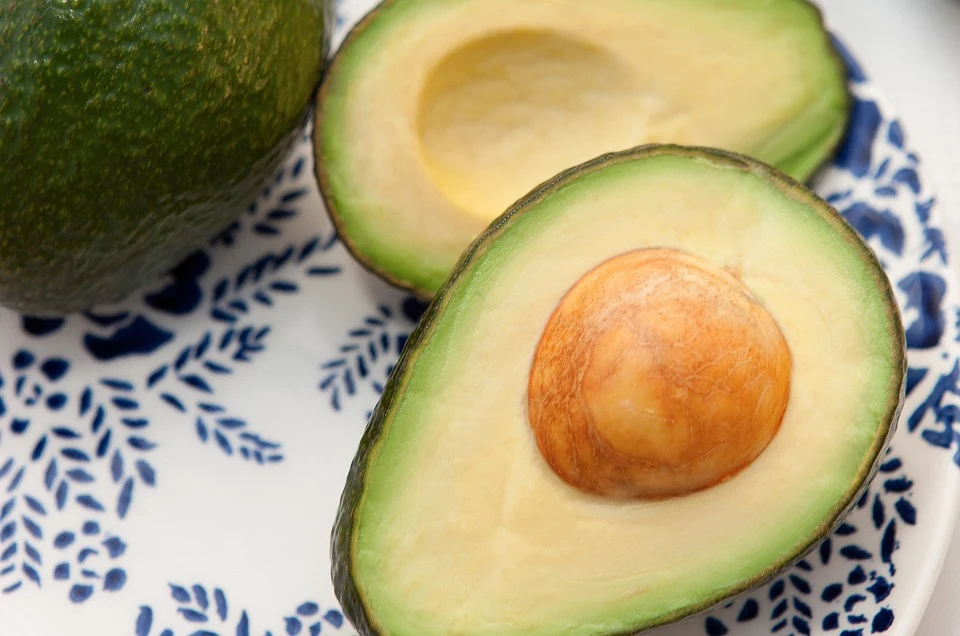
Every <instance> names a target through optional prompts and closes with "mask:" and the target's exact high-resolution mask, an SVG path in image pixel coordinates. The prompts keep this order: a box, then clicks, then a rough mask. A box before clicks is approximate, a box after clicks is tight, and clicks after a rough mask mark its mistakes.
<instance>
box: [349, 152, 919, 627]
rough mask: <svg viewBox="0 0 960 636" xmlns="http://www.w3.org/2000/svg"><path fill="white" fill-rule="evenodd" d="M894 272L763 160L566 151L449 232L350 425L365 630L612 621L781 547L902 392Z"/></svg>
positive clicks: (666, 601)
mask: <svg viewBox="0 0 960 636" xmlns="http://www.w3.org/2000/svg"><path fill="white" fill-rule="evenodd" d="M904 375H905V352H904V334H903V327H902V324H901V320H900V314H899V311H898V308H897V305H896V303H895V300H894V297H893V292H892V290H891V287H890V284H889V281H888V279H887V278H886V276H885V274H884V272H883V271H882V269H881V267H880V265H879V263H878V262H877V260H876V258H875V256H874V255H873V253H872V252H871V250H870V249H869V247H868V246H866V245H865V244H864V243H863V242H862V240H861V239H860V238H859V237H858V235H857V234H856V233H855V232H854V230H853V229H852V228H851V227H850V226H849V225H847V224H846V223H845V221H844V220H843V219H842V217H840V216H839V214H837V213H836V211H834V210H833V209H832V208H831V207H829V206H828V205H827V204H826V203H825V202H824V201H822V200H821V199H819V198H817V196H816V195H814V194H813V193H812V192H811V191H809V190H808V189H807V188H805V187H804V186H802V185H800V184H799V183H797V182H795V181H793V180H791V179H789V178H787V177H785V176H783V175H782V174H781V173H779V172H777V171H775V170H773V169H771V168H769V167H767V166H765V165H764V164H761V163H758V162H755V161H754V160H751V159H747V158H746V157H743V156H737V155H733V154H728V153H721V152H719V151H714V150H705V149H693V148H684V147H677V146H648V147H642V148H639V149H634V150H630V151H627V152H623V153H620V154H612V155H606V156H603V157H601V158H599V159H597V160H594V161H592V162H590V163H586V164H584V165H582V166H580V167H577V168H574V169H572V170H570V171H568V172H565V173H563V174H561V175H560V176H559V177H557V178H555V179H554V180H552V181H550V182H548V183H546V184H545V185H543V186H542V187H540V188H539V189H537V190H536V191H534V192H533V193H532V194H530V195H529V196H527V197H526V198H524V199H522V200H521V201H520V202H519V203H517V204H516V205H515V206H514V207H513V208H512V209H510V211H508V212H507V213H506V214H505V215H503V216H501V217H500V218H499V219H498V220H496V221H495V222H494V223H493V224H492V225H491V226H490V227H489V229H487V230H486V231H485V232H484V233H483V234H482V235H481V236H480V237H479V238H478V239H477V241H476V242H475V243H473V245H472V247H471V248H470V249H469V250H468V251H467V252H466V253H465V254H464V257H463V259H462V260H461V261H460V262H459V264H458V265H457V266H456V268H455V270H454V273H453V275H452V277H451V278H450V279H449V280H448V282H447V283H446V284H445V286H444V287H443V289H442V291H441V292H440V293H439V295H438V296H437V297H436V298H435V300H434V301H433V303H432V304H431V305H430V307H429V309H428V310H427V312H426V314H425V315H424V317H423V319H422V321H421V323H420V325H419V326H418V328H417V330H416V331H415V333H414V334H413V335H412V336H411V338H410V340H409V342H408V344H407V346H406V348H405V350H404V352H403V354H402V356H401V358H400V361H399V363H398V365H397V367H396V370H395V371H394V373H393V375H392V377H391V378H390V380H389V382H388V384H387V387H386V390H385V392H384V394H383V396H382V399H381V401H380V403H379V404H378V406H377V408H376V410H375V412H374V414H373V417H372V419H371V421H370V423H369V425H368V428H367V430H366V433H365V435H364V437H363V440H362V442H361V445H360V448H359V451H358V454H357V456H356V458H355V461H354V463H353V466H352V469H351V472H350V474H349V477H348V480H347V483H346V488H345V491H344V495H343V498H342V502H341V506H340V509H339V515H338V519H337V521H336V525H335V528H334V532H333V537H332V556H333V580H334V584H335V588H336V590H337V593H338V595H339V598H340V600H341V602H342V605H343V608H344V610H345V612H346V614H347V616H348V617H349V618H350V620H351V621H353V623H354V624H355V625H356V626H357V628H358V629H359V630H360V632H361V633H362V634H364V635H372V634H379V635H383V636H386V635H388V634H389V635H391V636H434V635H435V636H442V635H447V634H461V635H464V636H467V635H469V636H473V635H491V636H492V635H497V636H507V635H529V636H532V635H542V636H546V635H550V636H554V635H571V636H572V635H577V636H584V635H596V636H609V635H613V634H628V633H633V632H636V631H640V630H644V629H647V628H652V627H655V626H661V625H664V624H666V623H668V622H671V621H674V620H677V619H680V618H683V617H686V616H688V615H691V614H692V613H695V612H698V611H700V610H704V609H707V608H710V607H712V606H713V605H714V604H716V603H719V602H721V601H723V600H725V599H728V598H730V597H731V596H732V595H735V594H737V593H740V592H743V591H745V590H747V589H748V588H750V587H752V586H755V585H757V584H759V583H761V582H763V581H765V580H766V579H768V578H769V577H771V576H774V575H775V574H776V573H778V572H779V571H780V570H782V569H783V568H785V567H786V566H788V565H790V564H791V563H792V562H794V561H795V560H796V559H797V558H799V557H800V556H801V555H803V554H804V553H805V552H806V551H808V550H809V549H810V548H812V547H813V546H814V545H815V544H816V543H817V542H819V541H820V540H821V539H823V538H824V537H826V536H827V535H828V534H829V533H830V532H831V530H832V529H833V528H834V527H835V526H836V524H837V523H839V521H840V519H841V518H842V516H843V515H844V514H845V512H846V511H847V510H848V509H849V506H850V505H851V504H853V503H854V502H856V500H857V498H858V497H859V496H860V494H861V493H862V491H863V488H864V487H865V486H866V484H867V483H868V481H869V479H870V478H871V477H872V476H873V474H875V470H876V467H877V466H878V463H879V461H880V459H881V455H882V453H883V451H884V448H885V446H886V443H887V441H888V439H889V437H890V436H891V435H892V433H893V431H894V429H895V426H896V420H897V417H898V415H899V411H900V404H901V401H902V399H903V390H904Z"/></svg>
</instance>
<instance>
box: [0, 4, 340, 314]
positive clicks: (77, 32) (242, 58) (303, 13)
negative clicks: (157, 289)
mask: <svg viewBox="0 0 960 636" xmlns="http://www.w3.org/2000/svg"><path fill="white" fill-rule="evenodd" d="M331 24H332V20H331V6H330V2H329V0H266V1H263V0H62V1H58V2H52V1H51V0H0V43H2V45H0V304H2V305H4V306H6V307H9V308H12V309H15V310H19V311H23V312H29V313H34V314H39V315H61V314H65V313H71V312H75V311H80V310H84V309H87V308H89V307H91V306H93V305H96V304H99V303H104V302H112V301H116V300H119V299H121V298H123V297H124V296H126V295H127V294H129V293H130V292H131V291H133V290H134V289H136V288H137V287H140V286H141V285H144V284H145V283H148V282H150V281H151V280H153V279H154V278H156V277H158V276H160V275H161V274H163V273H165V272H166V271H167V270H168V269H170V268H171V267H172V266H173V265H175V264H176V263H177V262H178V261H180V260H181V259H183V257H185V256H186V255H187V254H189V253H190V252H191V251H193V250H195V249H197V247H199V246H200V245H202V244H203V243H204V242H205V241H206V240H208V239H209V238H210V237H211V236H212V235H214V234H215V233H216V232H217V231H218V230H219V229H221V228H222V227H224V226H226V225H227V224H229V222H230V221H231V220H232V219H233V218H234V217H235V216H236V215H237V214H238V213H239V212H240V211H241V209H242V206H243V204H244V203H246V202H248V200H249V199H250V198H252V197H253V196H254V194H255V193H256V192H257V191H258V190H259V188H260V186H261V185H262V184H263V182H264V181H265V179H266V178H267V177H269V176H270V175H271V174H272V173H273V171H274V170H275V169H276V168H277V166H278V165H279V163H280V161H281V160H282V158H283V157H284V155H285V154H286V153H287V151H288V150H289V149H290V147H291V146H292V144H293V142H294V141H295V140H296V139H297V136H298V135H299V134H300V131H301V126H302V124H303V123H304V121H305V119H306V116H307V112H308V108H309V106H310V104H311V100H312V97H313V94H314V91H315V89H316V87H317V85H318V84H319V81H320V78H321V73H322V70H323V65H324V61H325V59H326V54H327V51H328V46H329V27H330V25H331Z"/></svg>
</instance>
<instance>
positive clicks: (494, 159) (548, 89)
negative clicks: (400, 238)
mask: <svg viewBox="0 0 960 636" xmlns="http://www.w3.org/2000/svg"><path fill="white" fill-rule="evenodd" d="M678 110H679V109H677V108H672V107H671V106H670V105H669V104H667V103H665V102H664V100H663V99H662V98H661V97H660V96H659V95H656V94H654V93H651V92H650V91H647V90H642V89H641V88H639V87H638V83H637V79H636V78H635V76H634V73H633V72H632V71H631V68H630V65H629V64H628V63H627V62H626V61H624V60H622V59H620V58H618V57H617V56H616V55H614V54H612V53H611V52H609V51H606V50H604V49H602V48H599V47H597V46H595V45H594V44H591V43H588V42H584V41H581V40H580V39H578V38H577V37H575V36H574V35H572V34H568V33H562V32H551V31H539V30H524V29H520V30H515V31H505V32H499V33H493V34H489V35H487V36H486V37H482V38H480V39H477V40H474V41H471V42H468V43H466V44H465V45H464V46H463V47H461V48H459V49H456V50H454V51H452V52H451V53H450V54H449V55H448V56H446V57H445V58H443V59H442V61H441V62H440V63H439V64H438V65H437V66H436V67H435V68H433V69H431V71H430V72H429V74H428V76H427V79H426V82H425V84H424V87H423V89H422V93H421V95H420V102H419V110H418V119H417V126H418V129H417V134H418V139H419V142H420V149H421V153H422V158H423V162H424V166H425V168H426V169H427V173H428V175H429V177H430V179H431V181H432V183H433V185H434V186H435V187H436V188H437V190H438V191H439V192H440V193H441V195H442V196H444V197H445V198H446V199H447V200H449V201H450V202H451V203H453V204H454V205H456V206H457V208H459V209H460V210H461V211H463V212H465V213H466V214H468V215H471V216H473V217H475V218H478V219H480V220H482V221H484V222H485V223H486V222H489V221H491V220H493V219H494V218H496V217H497V216H498V215H499V214H501V213H503V211H504V210H506V209H507V207H508V206H509V205H510V204H511V203H513V202H514V201H515V200H517V199H518V198H520V197H521V196H523V195H524V194H525V193H526V192H527V191H529V190H530V189H531V188H533V187H534V186H536V185H537V184H538V183H540V182H542V181H544V180H546V179H548V178H550V177H551V176H553V175H555V174H556V173H558V172H560V171H561V170H564V169H566V168H568V167H570V166H573V165H576V164H578V163H580V162H582V161H586V160H587V159H592V158H593V157H596V156H597V155H600V154H602V153H604V152H609V151H611V150H616V149H620V148H628V147H631V146H634V145H637V144H639V143H642V142H650V141H654V140H656V139H657V138H663V139H672V140H675V138H676V137H677V135H676V130H675V128H676V127H677V126H679V125H680V124H679V123H678V122H677V121H674V120H680V119H682V116H678V115H676V113H677V111H678Z"/></svg>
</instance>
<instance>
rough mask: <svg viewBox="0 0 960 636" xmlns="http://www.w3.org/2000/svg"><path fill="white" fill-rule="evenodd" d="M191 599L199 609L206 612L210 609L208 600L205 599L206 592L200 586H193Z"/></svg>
mask: <svg viewBox="0 0 960 636" xmlns="http://www.w3.org/2000/svg"><path fill="white" fill-rule="evenodd" d="M193 598H194V599H196V601H197V605H199V606H200V609H202V610H203V611H206V610H207V608H208V607H210V600H209V598H208V597H207V590H206V589H204V587H203V586H202V585H194V586H193Z"/></svg>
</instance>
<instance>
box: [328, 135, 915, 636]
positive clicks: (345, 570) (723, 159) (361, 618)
mask: <svg viewBox="0 0 960 636" xmlns="http://www.w3.org/2000/svg"><path fill="white" fill-rule="evenodd" d="M659 154H668V155H680V156H686V157H692V158H697V159H701V160H704V161H709V162H712V163H715V164H719V165H723V166H728V167H731V168H736V169H738V170H743V171H745V172H752V173H754V174H757V175H759V176H761V177H763V178H765V179H767V180H768V181H770V182H771V183H773V184H774V185H776V186H777V187H778V188H779V189H780V190H782V191H783V192H785V193H787V194H788V195H790V196H791V197H793V198H795V199H797V200H800V201H803V202H805V203H807V204H808V205H811V206H813V207H815V208H816V209H817V210H818V211H819V212H820V214H821V215H822V216H823V217H824V218H825V219H826V220H827V221H829V222H830V223H831V224H832V225H834V227H836V228H837V230H838V231H839V232H841V233H842V234H844V235H845V236H846V237H847V239H848V241H849V242H850V243H851V244H852V245H855V246H857V248H858V250H859V251H860V252H861V254H862V255H863V256H864V258H866V259H868V260H870V261H872V262H873V263H874V265H875V267H876V271H878V272H879V271H882V268H881V265H880V263H879V261H878V260H877V257H876V255H875V254H874V253H873V251H872V250H871V249H870V248H869V247H868V246H867V245H866V244H865V243H864V242H863V241H862V239H861V238H860V236H859V235H858V234H857V232H856V230H855V229H854V228H853V227H852V226H851V225H850V224H848V223H847V221H846V220H845V219H844V218H843V217H842V216H841V215H840V213H839V212H837V211H836V210H835V209H834V208H832V207H831V206H830V205H829V204H828V203H827V202H826V201H824V200H823V199H821V198H820V197H819V196H817V195H816V194H815V193H814V192H813V191H812V190H810V189H809V188H807V187H806V186H804V185H803V184H802V183H800V182H798V181H796V180H795V179H793V178H791V177H789V176H787V175H785V174H783V173H782V172H780V171H779V170H777V169H775V168H773V167H771V166H768V165H766V164H764V163H761V162H759V161H756V160H754V159H751V158H749V157H746V156H743V155H739V154H736V153H731V152H727V151H722V150H717V149H713V148H697V147H684V146H676V145H659V144H648V145H645V146H638V147H637V148H633V149H630V150H625V151H623V152H615V153H609V154H606V155H602V156H600V157H597V158H596V159H593V160H591V161H588V162H586V163H583V164H581V165H579V166H576V167H574V168H571V169H569V170H567V171H565V172H562V173H560V174H559V175H557V176H556V177H554V178H553V179H551V180H550V181H547V182H545V183H543V184H541V185H540V186H538V187H537V188H536V189H535V190H533V191H532V192H531V193H529V194H528V195H527V196H526V197H524V198H522V199H520V200H519V201H518V202H517V203H515V204H514V205H513V206H512V207H511V208H510V209H509V210H507V212H505V213H504V214H503V215H502V216H500V217H499V218H498V219H496V220H495V221H494V222H493V223H492V224H491V225H490V226H489V227H488V228H487V229H486V230H485V231H484V232H483V233H482V234H481V235H480V236H478V237H477V238H476V239H475V240H474V242H473V243H472V244H471V246H470V247H469V249H467V250H466V251H465V252H464V253H463V255H462V256H461V257H460V261H459V262H458V263H457V265H456V267H455V268H454V269H453V272H452V273H451V275H450V277H449V278H448V279H447V281H446V283H444V285H443V287H442V288H441V290H440V292H439V293H438V294H437V295H436V297H435V298H434V299H433V301H432V302H431V303H430V305H429V306H428V307H427V309H426V311H425V312H424V314H423V316H422V317H421V319H420V322H419V323H418V325H417V327H416V328H415V329H414V331H413V333H412V334H411V335H410V338H409V339H408V340H407V344H406V345H405V346H404V349H403V351H402V353H401V355H400V359H399V360H398V362H397V364H396V366H395V368H394V370H393V372H392V373H391V374H390V377H389V378H388V380H387V383H386V386H385V387H384V391H383V394H382V396H381V398H380V401H379V402H378V403H377V406H376V408H375V409H374V411H373V414H372V416H371V418H370V421H369V422H368V424H367V428H366V430H365V431H364V434H363V437H362V438H361V440H360V444H359V447H358V450H357V454H356V456H355V458H354V460H353V462H352V464H351V466H350V471H349V473H348V475H347V480H346V485H345V486H344V490H343V494H342V496H341V500H340V505H339V509H338V510H337V516H336V521H335V522H334V526H333V531H332V534H331V542H330V548H331V550H330V556H331V578H332V581H333V586H334V592H335V594H336V596H337V599H338V600H339V601H340V605H341V606H342V608H343V611H344V614H345V615H346V617H347V618H348V619H349V620H350V622H351V623H352V624H353V625H354V627H356V629H357V631H358V632H359V633H360V634H361V636H388V635H389V634H391V633H392V632H391V631H390V629H389V627H385V626H382V625H378V624H377V621H376V618H375V617H374V616H373V615H372V613H371V611H370V609H369V608H368V607H367V606H366V604H365V603H364V599H363V596H362V594H361V592H360V589H359V586H358V584H357V581H356V579H355V578H354V575H353V565H354V563H353V559H354V552H355V545H354V517H355V514H356V511H357V508H358V506H359V504H360V499H361V498H362V496H363V492H364V482H365V476H366V472H367V468H368V466H369V465H370V462H371V461H372V459H373V458H374V453H375V450H376V447H377V445H378V443H379V442H380V438H381V436H382V435H383V432H384V427H385V425H386V420H387V417H388V416H389V414H390V413H391V411H392V410H393V403H394V400H396V398H397V397H398V396H399V394H400V390H401V389H402V388H403V386H404V385H405V384H406V381H407V379H406V376H407V374H408V370H409V369H410V368H411V364H412V362H413V361H414V360H415V359H416V358H417V355H418V352H419V350H420V347H421V344H422V343H423V342H424V341H425V340H426V339H427V337H428V336H429V335H430V333H431V330H432V328H433V327H432V325H433V322H434V320H435V319H436V318H437V316H438V315H439V314H440V313H441V312H442V311H443V308H444V306H445V305H446V304H447V299H448V298H449V297H450V296H451V294H453V293H454V292H455V291H456V289H457V286H458V283H459V279H460V278H461V276H463V275H464V274H465V272H466V271H467V269H468V268H469V267H470V265H471V263H472V262H473V261H474V260H475V259H476V258H478V257H479V255H481V254H482V253H483V252H484V251H485V250H486V249H487V248H488V246H489V243H491V242H492V241H494V240H495V239H496V237H497V236H498V235H500V234H501V233H502V232H503V231H504V229H505V228H507V227H509V225H510V223H511V222H512V221H513V220H514V219H515V218H517V217H520V216H522V215H523V213H524V211H525V210H526V209H527V208H529V207H531V206H535V205H536V204H537V202H538V201H539V200H540V199H541V198H543V197H544V196H545V195H547V194H549V193H551V192H553V191H555V190H559V189H561V188H562V187H563V186H564V185H566V184H567V183H569V182H570V181H572V180H575V179H576V178H577V177H579V176H581V175H584V174H587V173H590V172H593V171H595V170H597V169H601V168H603V167H604V166H607V165H611V164H615V163H621V162H627V161H633V160H636V159H641V158H644V157H652V156H656V155H659ZM876 284H877V285H878V286H879V287H880V288H881V289H883V291H884V296H885V297H886V299H887V303H886V305H887V307H888V309H889V311H890V314H891V317H892V318H893V320H892V324H894V325H895V326H896V327H895V329H894V330H893V332H892V333H891V334H890V342H893V343H896V347H895V348H894V350H892V351H891V356H892V357H893V359H894V360H895V362H896V364H895V367H896V368H897V369H898V372H897V374H896V377H897V378H899V379H900V382H899V386H898V387H891V395H896V398H895V399H894V398H891V399H890V401H889V402H888V403H887V404H886V406H885V409H884V414H883V418H882V424H881V425H880V427H878V434H877V437H876V439H875V441H874V445H873V447H872V448H871V451H870V453H869V454H868V457H870V458H872V461H869V462H867V463H865V464H863V465H862V466H861V467H860V470H859V472H858V476H857V479H856V480H855V483H854V484H851V490H850V491H849V493H848V496H847V497H846V498H845V499H844V500H843V501H841V502H839V503H838V505H837V506H836V507H835V509H834V511H833V512H832V513H831V514H830V515H829V516H828V518H827V519H826V520H825V522H824V523H823V525H822V526H821V527H820V528H818V529H817V531H816V532H815V533H814V534H813V535H812V536H810V537H809V538H808V540H807V542H806V543H805V544H804V545H801V546H799V547H798V548H797V549H796V550H795V551H794V552H793V553H791V554H785V555H784V556H783V557H782V558H781V559H780V561H779V562H778V563H776V564H774V565H773V566H771V567H770V568H769V569H767V570H765V571H762V572H758V573H757V574H756V575H755V576H754V577H753V578H751V579H749V580H746V581H743V582H742V583H741V584H740V585H739V586H738V587H736V588H735V589H732V590H729V592H728V593H727V594H724V595H722V596H718V597H716V598H707V599H704V600H703V601H702V602H700V603H698V604H697V605H695V606H693V607H690V608H688V609H687V610H686V611H680V612H676V613H674V614H672V615H667V616H664V617H661V619H660V620H658V621H656V622H652V623H648V624H642V625H637V627H636V629H634V630H631V631H628V632H625V633H623V634H609V635H606V636H631V635H634V634H639V633H641V632H643V631H646V630H648V629H654V628H656V627H663V626H665V625H668V624H670V623H673V622H676V621H679V620H682V619H684V618H688V617H690V616H692V615H694V614H697V613H699V612H703V611H707V610H709V609H711V608H713V607H715V606H716V605H718V604H720V603H723V602H726V601H729V600H732V599H733V598H736V597H738V596H741V595H743V594H746V593H748V592H749V591H750V590H751V589H753V588H755V587H757V586H759V585H761V584H763V583H764V582H766V581H767V580H769V579H770V578H772V577H774V576H776V575H777V574H778V573H779V572H781V571H783V570H785V569H787V568H789V567H790V566H792V565H793V564H795V563H796V562H797V561H799V560H800V559H802V558H803V557H804V556H806V555H807V554H808V553H810V552H811V551H813V550H814V549H816V547H817V546H818V545H819V544H820V543H821V542H822V541H823V540H824V539H826V538H827V537H829V536H830V535H831V534H833V532H834V531H835V530H836V529H837V528H838V527H839V526H840V525H841V524H842V523H843V520H844V518H845V517H846V515H847V514H848V513H849V512H850V511H851V510H852V509H853V507H854V506H856V504H857V502H858V501H859V500H860V498H861V497H862V496H863V494H864V493H865V492H866V490H867V488H869V486H870V483H871V481H872V480H873V478H874V477H875V476H876V474H877V471H878V470H879V468H880V465H881V464H882V462H883V455H884V450H885V449H886V448H887V446H888V445H889V443H890V441H891V440H892V439H893V435H894V433H895V432H896V429H897V424H898V420H899V417H900V411H901V409H902V407H903V400H904V397H905V395H906V373H907V352H906V337H905V334H904V331H903V322H902V318H901V315H900V310H899V307H898V305H897V301H896V297H895V295H894V292H893V288H892V287H891V286H890V281H889V280H888V279H887V278H886V277H885V276H881V277H878V278H877V280H876Z"/></svg>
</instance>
